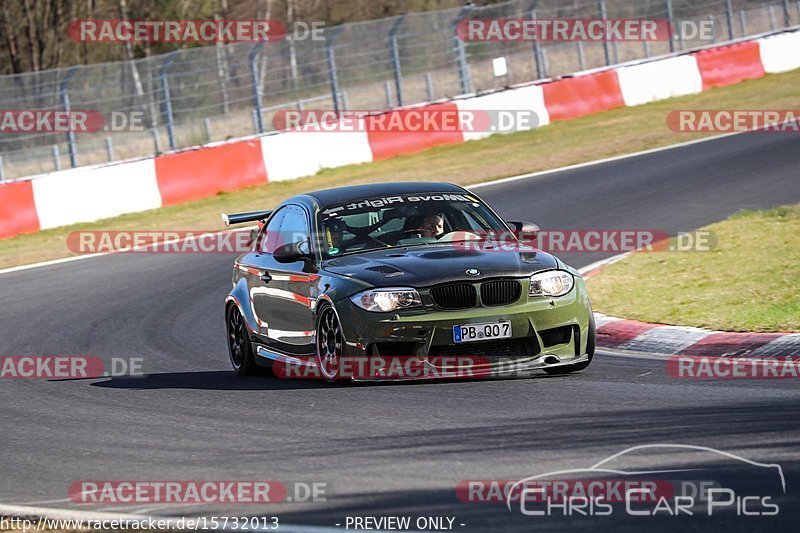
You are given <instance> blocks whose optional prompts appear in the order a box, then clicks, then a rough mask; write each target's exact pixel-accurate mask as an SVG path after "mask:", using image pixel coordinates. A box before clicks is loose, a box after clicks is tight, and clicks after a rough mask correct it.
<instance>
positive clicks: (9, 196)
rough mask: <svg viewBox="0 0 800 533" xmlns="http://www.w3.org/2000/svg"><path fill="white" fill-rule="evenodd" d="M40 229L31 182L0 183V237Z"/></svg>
mask: <svg viewBox="0 0 800 533" xmlns="http://www.w3.org/2000/svg"><path fill="white" fill-rule="evenodd" d="M39 229H40V228H39V217H38V216H37V214H36V204H35V203H34V200H33V185H32V184H31V182H30V181H16V182H13V183H4V184H3V185H0V239H2V238H5V237H12V236H14V235H17V234H19V233H31V232H34V231H39Z"/></svg>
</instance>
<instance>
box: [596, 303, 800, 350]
mask: <svg viewBox="0 0 800 533" xmlns="http://www.w3.org/2000/svg"><path fill="white" fill-rule="evenodd" d="M595 322H596V325H597V345H598V347H601V348H608V349H613V350H619V351H625V352H639V353H648V354H660V355H693V356H714V357H786V356H797V355H800V333H737V332H729V331H715V330H709V329H701V328H693V327H687V326H666V325H662V324H649V323H647V322H639V321H637V320H626V319H623V318H616V317H612V316H607V315H604V314H601V313H595Z"/></svg>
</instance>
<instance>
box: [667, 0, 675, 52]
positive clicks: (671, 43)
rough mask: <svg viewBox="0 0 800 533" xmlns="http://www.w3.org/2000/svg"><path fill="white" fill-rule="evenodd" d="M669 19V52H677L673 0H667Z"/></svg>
mask: <svg viewBox="0 0 800 533" xmlns="http://www.w3.org/2000/svg"><path fill="white" fill-rule="evenodd" d="M667 19H668V20H669V51H670V53H672V52H674V51H675V14H674V13H673V11H672V0H667Z"/></svg>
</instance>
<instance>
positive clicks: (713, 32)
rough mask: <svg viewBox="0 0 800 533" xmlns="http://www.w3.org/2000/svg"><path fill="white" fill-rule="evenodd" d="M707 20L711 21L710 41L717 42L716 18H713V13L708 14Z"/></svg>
mask: <svg viewBox="0 0 800 533" xmlns="http://www.w3.org/2000/svg"><path fill="white" fill-rule="evenodd" d="M708 20H709V21H710V22H711V42H712V43H716V42H717V20H716V19H715V18H714V15H709V16H708Z"/></svg>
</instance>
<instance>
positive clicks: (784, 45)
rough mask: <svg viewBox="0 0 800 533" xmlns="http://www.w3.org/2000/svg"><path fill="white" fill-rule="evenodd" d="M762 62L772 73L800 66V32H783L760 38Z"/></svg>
mask: <svg viewBox="0 0 800 533" xmlns="http://www.w3.org/2000/svg"><path fill="white" fill-rule="evenodd" d="M758 46H759V50H760V51H761V63H762V64H763V65H764V70H766V71H767V72H770V73H778V72H788V71H790V70H794V69H796V68H800V32H795V33H782V34H780V35H773V36H772V37H766V38H764V39H759V41H758Z"/></svg>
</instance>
